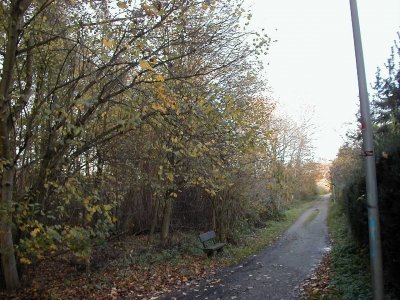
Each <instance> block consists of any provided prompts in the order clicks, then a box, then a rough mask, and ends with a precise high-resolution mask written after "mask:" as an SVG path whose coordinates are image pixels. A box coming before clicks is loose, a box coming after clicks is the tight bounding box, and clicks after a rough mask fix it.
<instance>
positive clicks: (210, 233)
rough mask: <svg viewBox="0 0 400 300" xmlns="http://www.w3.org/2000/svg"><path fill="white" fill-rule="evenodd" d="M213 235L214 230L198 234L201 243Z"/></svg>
mask: <svg viewBox="0 0 400 300" xmlns="http://www.w3.org/2000/svg"><path fill="white" fill-rule="evenodd" d="M215 237H216V235H215V232H214V231H208V232H205V233H202V234H200V235H199V239H200V241H201V242H202V243H204V242H207V241H209V240H212V239H215Z"/></svg>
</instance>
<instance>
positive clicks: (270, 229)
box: [224, 201, 313, 265]
mask: <svg viewBox="0 0 400 300" xmlns="http://www.w3.org/2000/svg"><path fill="white" fill-rule="evenodd" d="M312 204H313V201H308V202H298V203H296V204H294V205H293V206H292V207H291V208H290V209H288V210H287V211H286V212H285V213H284V217H283V218H282V219H280V220H278V221H268V222H267V223H266V226H265V227H264V228H260V229H256V230H255V231H254V232H253V233H252V234H250V235H246V236H242V237H241V239H240V242H239V243H238V244H237V245H227V246H226V248H225V250H224V251H225V253H226V256H225V264H226V265H232V264H236V263H238V262H240V261H241V260H243V259H245V258H246V257H248V256H250V255H252V254H255V253H257V252H259V251H261V250H262V249H263V248H265V247H266V246H268V245H270V244H272V243H273V242H274V241H275V240H276V239H277V238H278V237H279V236H280V235H281V234H282V233H283V232H285V231H286V229H288V227H289V226H290V225H292V224H293V223H294V222H295V221H296V220H297V219H298V217H299V216H300V214H301V213H302V212H303V211H304V210H305V209H307V208H309V207H310V206H311V205H312Z"/></svg>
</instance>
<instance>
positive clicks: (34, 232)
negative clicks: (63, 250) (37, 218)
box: [31, 227, 40, 237]
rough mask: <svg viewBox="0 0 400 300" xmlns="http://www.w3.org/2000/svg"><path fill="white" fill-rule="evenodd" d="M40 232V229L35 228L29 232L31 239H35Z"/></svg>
mask: <svg viewBox="0 0 400 300" xmlns="http://www.w3.org/2000/svg"><path fill="white" fill-rule="evenodd" d="M39 232H40V228H38V227H36V228H35V229H33V230H32V231H31V236H32V237H36V236H37V235H38V233H39Z"/></svg>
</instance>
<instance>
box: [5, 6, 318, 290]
mask: <svg viewBox="0 0 400 300" xmlns="http://www.w3.org/2000/svg"><path fill="white" fill-rule="evenodd" d="M0 16H1V18H0V25H1V28H2V29H1V30H2V34H1V35H0V65H1V73H2V77H1V84H0V112H1V119H0V133H1V139H0V171H1V172H0V174H1V175H0V179H1V200H0V211H1V212H0V240H1V244H0V252H1V259H2V274H3V278H4V280H5V285H6V286H7V288H9V289H15V288H18V287H19V286H20V280H19V277H20V275H21V273H23V272H22V270H23V269H24V267H23V266H25V267H26V266H30V267H35V266H38V265H39V264H40V263H41V262H42V261H45V260H46V259H48V258H49V257H55V256H58V255H61V254H68V255H71V257H72V258H71V260H75V261H78V262H79V263H80V264H83V265H86V266H87V267H90V265H91V264H93V251H94V250H93V249H94V247H96V245H99V244H102V243H106V242H107V241H108V240H109V239H110V238H111V237H114V236H119V235H121V234H139V233H145V234H150V235H153V234H155V233H159V234H160V242H161V244H162V245H163V246H168V242H169V237H170V231H171V230H195V231H197V232H198V231H201V230H207V229H210V228H214V229H215V230H216V231H217V232H218V234H219V235H220V238H221V239H223V240H232V239H234V236H235V232H237V230H238V229H239V228H241V226H243V224H252V225H257V224H258V225H260V224H262V223H263V221H265V219H266V218H271V217H273V216H275V215H277V214H279V212H280V211H282V209H284V208H285V207H286V206H288V205H289V204H290V203H291V202H292V201H293V199H296V198H300V197H303V196H305V195H307V194H309V193H311V192H314V179H315V177H316V176H317V171H316V166H315V165H314V164H313V163H312V162H311V158H312V153H311V150H312V149H311V148H312V147H311V141H310V139H309V135H308V134H309V132H308V130H307V124H306V123H299V124H296V123H295V122H293V121H290V120H287V119H285V118H282V117H278V115H277V114H276V112H275V103H274V101H272V100H271V99H269V98H268V97H267V96H266V93H265V87H266V83H265V81H263V79H262V78H260V77H259V75H258V74H259V72H260V70H261V68H262V66H261V64H260V62H259V56H260V55H264V54H266V53H267V52H268V48H269V46H270V39H269V37H268V36H267V35H264V34H260V33H256V32H251V31H250V30H248V29H247V27H246V24H243V23H244V22H247V19H250V18H251V15H250V13H249V12H247V11H246V10H244V9H243V8H242V6H241V4H240V1H208V0H207V1H202V0H187V1H176V0H170V1H140V2H139V1H114V0H109V1H108V0H107V1H82V0H74V1H56V0H47V1H35V0H31V1H28V0H13V1H2V2H1V3H0ZM244 20H245V21H244ZM18 266H21V268H19V269H20V270H21V272H18V271H17V268H18Z"/></svg>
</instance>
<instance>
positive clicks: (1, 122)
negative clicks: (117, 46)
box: [0, 0, 31, 290]
mask: <svg viewBox="0 0 400 300" xmlns="http://www.w3.org/2000/svg"><path fill="white" fill-rule="evenodd" d="M30 3H31V1H30V0H17V1H11V3H10V5H9V18H8V20H7V44H6V52H5V55H4V60H3V74H2V77H1V81H0V164H1V167H0V180H1V183H0V189H1V190H0V253H1V265H2V271H3V275H4V279H5V283H6V288H7V289H9V290H14V289H17V288H19V287H20V281H19V277H18V271H17V264H16V259H15V252H14V244H13V237H12V230H11V229H12V200H13V199H12V195H13V186H14V170H15V167H14V160H13V155H12V153H11V141H10V136H11V130H12V124H11V125H10V124H8V120H12V116H11V115H10V109H9V107H10V87H11V86H12V81H13V74H14V65H15V59H16V56H15V55H16V51H17V45H18V31H19V28H20V23H21V21H22V16H23V15H24V13H25V11H26V10H27V8H28V6H29V5H30ZM10 117H11V118H10Z"/></svg>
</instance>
